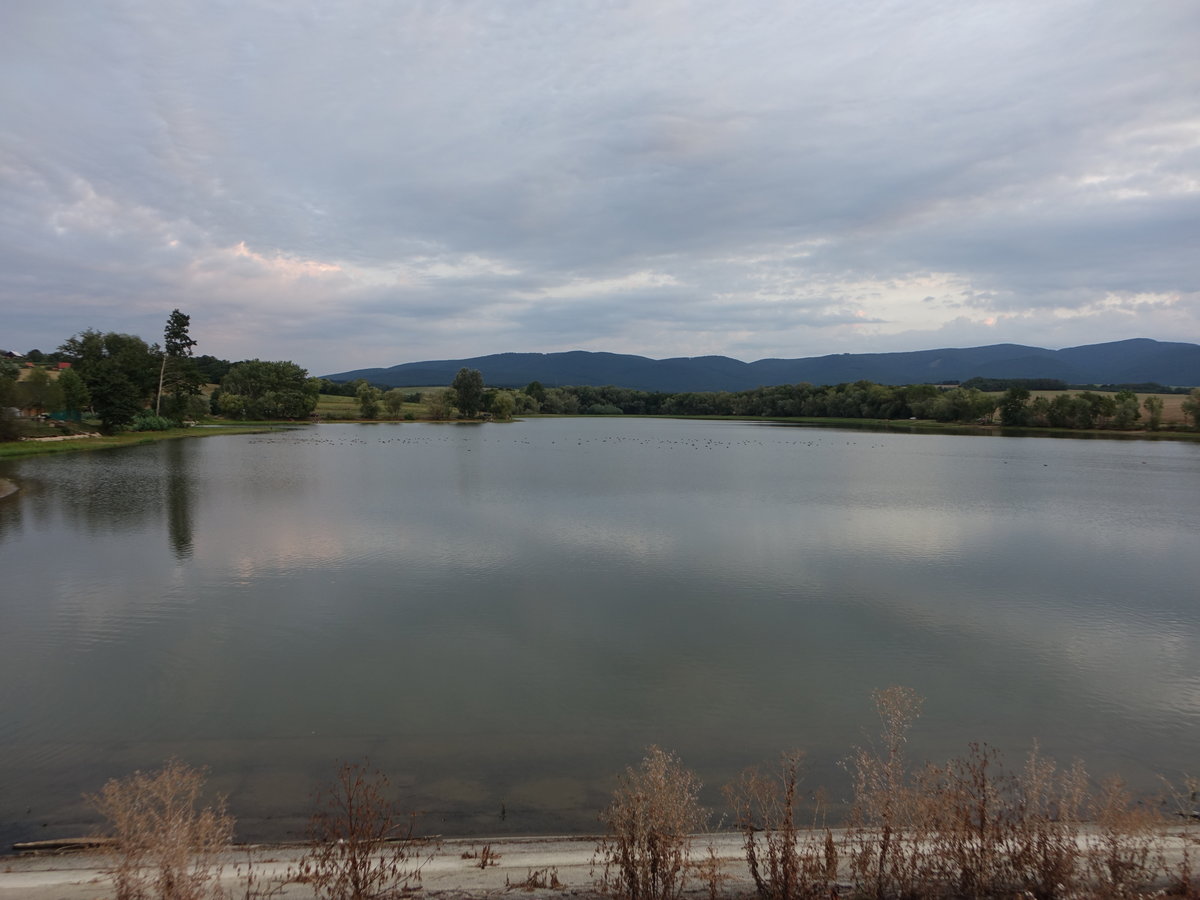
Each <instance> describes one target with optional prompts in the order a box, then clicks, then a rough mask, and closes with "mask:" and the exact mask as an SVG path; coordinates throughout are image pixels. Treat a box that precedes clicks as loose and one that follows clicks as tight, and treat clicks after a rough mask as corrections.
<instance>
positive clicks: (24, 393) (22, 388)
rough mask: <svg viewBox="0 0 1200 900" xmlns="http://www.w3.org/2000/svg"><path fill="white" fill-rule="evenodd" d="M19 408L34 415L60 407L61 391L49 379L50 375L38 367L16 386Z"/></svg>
mask: <svg viewBox="0 0 1200 900" xmlns="http://www.w3.org/2000/svg"><path fill="white" fill-rule="evenodd" d="M17 396H18V397H19V398H20V402H21V406H23V407H24V408H25V409H28V410H32V411H33V412H35V413H44V412H48V411H50V410H55V409H58V408H59V407H60V406H62V390H61V389H60V388H59V386H58V385H57V384H56V383H55V382H54V380H53V379H51V378H50V373H49V372H47V371H46V370H45V369H43V368H42V367H41V366H38V367H37V368H35V369H31V370H30V371H29V377H28V378H26V379H25V380H24V381H21V382H18V384H17Z"/></svg>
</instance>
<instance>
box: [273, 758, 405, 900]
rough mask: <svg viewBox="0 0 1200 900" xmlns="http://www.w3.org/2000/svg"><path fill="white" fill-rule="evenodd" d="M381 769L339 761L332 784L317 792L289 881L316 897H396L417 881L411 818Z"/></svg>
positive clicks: (341, 899) (370, 899)
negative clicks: (393, 796) (392, 794)
mask: <svg viewBox="0 0 1200 900" xmlns="http://www.w3.org/2000/svg"><path fill="white" fill-rule="evenodd" d="M388 793H389V783H388V779H387V777H386V776H384V775H383V774H381V773H380V772H377V771H373V770H370V769H368V768H367V766H366V765H360V764H357V763H344V764H343V765H342V766H341V768H340V769H338V773H337V777H336V778H335V780H334V782H333V785H332V786H331V787H329V788H327V789H326V790H324V791H322V792H321V793H319V794H318V795H317V811H316V812H315V813H313V817H312V820H311V822H310V824H309V844H310V846H309V849H308V851H307V852H306V853H305V855H304V857H303V858H302V859H301V860H300V865H299V871H298V872H297V873H295V876H294V880H296V881H301V882H304V883H305V884H308V885H310V886H311V887H312V889H313V893H314V895H315V896H316V897H317V898H320V900H374V898H386V897H396V896H399V895H401V894H403V893H405V892H407V891H409V890H410V889H411V888H413V887H414V886H415V885H417V884H419V883H420V880H421V867H422V865H424V859H422V858H421V857H420V855H419V853H418V852H417V851H418V847H419V845H418V843H417V842H416V841H415V840H414V839H413V817H412V816H411V815H409V816H406V815H404V814H403V813H402V812H401V811H400V810H399V808H398V807H397V806H396V804H395V803H394V802H393V801H392V800H391V799H390V798H389V796H388Z"/></svg>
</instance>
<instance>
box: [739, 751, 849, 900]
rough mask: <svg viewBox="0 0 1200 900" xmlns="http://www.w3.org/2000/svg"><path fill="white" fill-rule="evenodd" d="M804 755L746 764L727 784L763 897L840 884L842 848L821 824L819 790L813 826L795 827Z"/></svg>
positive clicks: (810, 894)
mask: <svg viewBox="0 0 1200 900" xmlns="http://www.w3.org/2000/svg"><path fill="white" fill-rule="evenodd" d="M803 758H804V756H803V754H802V753H799V752H793V753H786V754H784V755H783V757H782V758H781V760H780V762H779V766H778V769H777V770H775V771H767V772H764V771H762V770H761V769H759V768H751V769H747V770H746V771H745V772H743V773H742V777H741V778H740V779H739V780H738V781H736V782H734V783H733V784H731V785H729V786H728V787H727V788H726V789H725V795H726V797H727V798H728V800H729V803H730V805H731V806H732V807H733V813H734V821H735V822H736V823H737V827H738V830H739V831H740V832H741V833H742V846H743V848H744V850H745V853H746V865H747V868H748V869H749V870H750V877H751V879H752V880H753V881H754V888H755V890H756V892H757V893H758V896H759V897H760V898H762V900H795V898H814V897H824V896H828V895H829V891H830V889H831V887H832V886H834V885H836V883H837V876H838V864H839V852H838V848H837V846H836V844H835V842H834V840H833V833H832V832H831V831H830V830H829V829H827V828H824V827H823V822H824V810H823V809H822V808H821V801H820V797H821V793H820V792H818V794H817V800H816V801H815V802H814V805H813V808H812V811H811V812H812V825H811V827H809V828H807V829H805V830H803V831H802V830H800V829H798V827H797V822H796V819H797V816H798V815H799V814H800V812H801V810H800V809H799V808H798V805H799V796H800V795H799V785H800V767H801V764H802V761H803Z"/></svg>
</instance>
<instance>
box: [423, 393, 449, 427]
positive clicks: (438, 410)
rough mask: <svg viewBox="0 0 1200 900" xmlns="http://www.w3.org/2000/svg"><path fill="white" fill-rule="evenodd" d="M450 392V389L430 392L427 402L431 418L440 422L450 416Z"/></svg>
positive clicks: (426, 407) (426, 405)
mask: <svg viewBox="0 0 1200 900" xmlns="http://www.w3.org/2000/svg"><path fill="white" fill-rule="evenodd" d="M450 393H451V391H450V390H449V389H447V390H444V391H433V392H431V393H430V395H429V398H428V400H426V403H425V409H426V410H427V411H428V412H429V418H431V419H433V420H435V421H438V422H440V421H442V420H444V419H448V418H450Z"/></svg>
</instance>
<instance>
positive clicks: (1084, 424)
mask: <svg viewBox="0 0 1200 900" xmlns="http://www.w3.org/2000/svg"><path fill="white" fill-rule="evenodd" d="M1009 383H1010V384H1011V382H1009ZM498 400H500V401H502V402H503V403H505V404H506V405H507V404H509V403H511V404H512V407H513V408H512V412H514V413H516V414H518V415H520V414H531V413H545V414H561V415H647V416H654V415H666V416H730V417H739V416H740V417H764V418H831V419H885V420H897V419H927V420H933V421H936V422H946V423H962V424H982V425H989V424H1001V425H1005V426H1010V427H1030V426H1034V427H1050V428H1078V429H1093V428H1111V429H1118V430H1131V429H1134V428H1139V427H1144V428H1146V429H1148V430H1151V431H1153V430H1157V429H1158V428H1159V427H1161V425H1162V419H1163V401H1162V399H1161V398H1160V397H1155V396H1151V397H1147V398H1145V400H1143V401H1141V402H1139V400H1138V397H1137V395H1136V394H1135V393H1134V392H1133V391H1132V390H1129V389H1123V390H1120V391H1117V392H1116V393H1099V392H1096V391H1091V390H1083V391H1080V392H1078V393H1070V392H1064V393H1060V394H1058V395H1057V396H1055V397H1053V398H1048V397H1045V396H1037V397H1034V396H1033V395H1032V392H1031V390H1030V388H1029V387H1027V386H1026V385H1025V383H1018V384H1016V385H1015V386H1011V387H1009V389H1008V390H1007V391H1006V392H1005V393H1004V394H1003V395H1001V396H1000V397H999V398H998V397H997V396H996V394H995V393H992V392H987V391H984V390H982V389H980V388H977V387H971V386H968V385H967V384H965V383H964V384H962V385H958V386H955V387H948V388H947V387H944V386H937V385H931V384H917V385H886V384H875V383H874V382H870V381H856V382H853V383H847V384H836V385H813V384H784V385H774V386H771V387H759V388H754V389H752V390H746V391H697V392H684V393H675V394H673V393H666V392H657V391H639V390H635V389H632V388H621V387H612V386H609V387H591V386H586V385H585V386H577V387H550V388H547V387H544V386H543V385H541V384H540V383H539V382H536V381H534V382H531V383H530V384H529V385H527V386H526V387H525V388H524V389H522V390H520V391H504V390H499V389H485V390H484V392H483V400H482V403H481V405H480V409H481V410H482V411H484V412H491V411H492V406H493V405H494V404H495V403H496V402H497V401H498ZM1183 411H1184V414H1185V415H1186V416H1187V417H1188V418H1190V419H1191V421H1192V423H1193V425H1195V426H1196V427H1198V428H1200V388H1196V389H1193V390H1192V391H1191V393H1190V394H1189V396H1188V397H1187V399H1185V400H1184V401H1183ZM1143 413H1144V415H1143Z"/></svg>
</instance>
